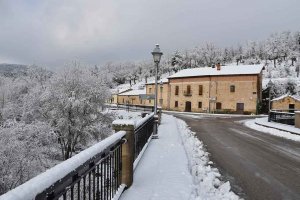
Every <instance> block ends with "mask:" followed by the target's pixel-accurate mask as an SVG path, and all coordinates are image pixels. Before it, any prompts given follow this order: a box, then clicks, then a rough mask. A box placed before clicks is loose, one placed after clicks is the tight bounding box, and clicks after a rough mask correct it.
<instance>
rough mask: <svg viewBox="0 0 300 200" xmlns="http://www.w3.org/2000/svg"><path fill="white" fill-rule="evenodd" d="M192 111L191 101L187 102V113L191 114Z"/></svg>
mask: <svg viewBox="0 0 300 200" xmlns="http://www.w3.org/2000/svg"><path fill="white" fill-rule="evenodd" d="M191 111H192V103H191V102H190V101H186V102H185V112H191Z"/></svg>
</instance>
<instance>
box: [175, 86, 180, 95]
mask: <svg viewBox="0 0 300 200" xmlns="http://www.w3.org/2000/svg"><path fill="white" fill-rule="evenodd" d="M178 93H179V86H175V95H178Z"/></svg>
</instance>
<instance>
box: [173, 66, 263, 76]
mask: <svg viewBox="0 0 300 200" xmlns="http://www.w3.org/2000/svg"><path fill="white" fill-rule="evenodd" d="M262 69H263V65H228V66H221V70H217V68H216V67H215V68H212V67H201V68H192V69H184V70H181V71H179V72H177V73H175V74H173V75H172V76H169V78H181V77H195V76H222V75H223V76H224V75H243V74H245V75H246V74H259V73H260V72H261V70H262Z"/></svg>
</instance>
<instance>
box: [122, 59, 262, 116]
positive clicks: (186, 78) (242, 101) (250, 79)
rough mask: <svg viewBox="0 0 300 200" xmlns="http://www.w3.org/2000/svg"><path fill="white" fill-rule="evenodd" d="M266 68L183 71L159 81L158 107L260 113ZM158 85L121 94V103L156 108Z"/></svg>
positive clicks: (249, 67)
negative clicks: (156, 87) (258, 110)
mask: <svg viewBox="0 0 300 200" xmlns="http://www.w3.org/2000/svg"><path fill="white" fill-rule="evenodd" d="M262 69H263V65H248V66H245V65H239V66H236V65H231V66H220V65H218V66H216V67H215V68H211V67H203V68H193V69H185V70H181V71H179V72H178V73H175V74H173V75H172V76H170V77H168V79H162V80H160V81H158V87H159V88H158V106H161V107H162V108H163V109H165V110H174V111H185V112H210V113H240V114H250V113H256V111H257V105H258V103H259V102H261V98H262ZM154 94H155V84H154V82H149V83H147V84H146V88H145V89H143V90H132V91H129V92H125V93H122V94H118V100H117V101H118V104H131V105H148V106H153V105H154V98H153V96H154Z"/></svg>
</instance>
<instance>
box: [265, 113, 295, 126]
mask: <svg viewBox="0 0 300 200" xmlns="http://www.w3.org/2000/svg"><path fill="white" fill-rule="evenodd" d="M268 121H269V122H271V121H272V122H278V123H282V124H288V125H295V113H292V112H279V111H270V112H269V119H268Z"/></svg>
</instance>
